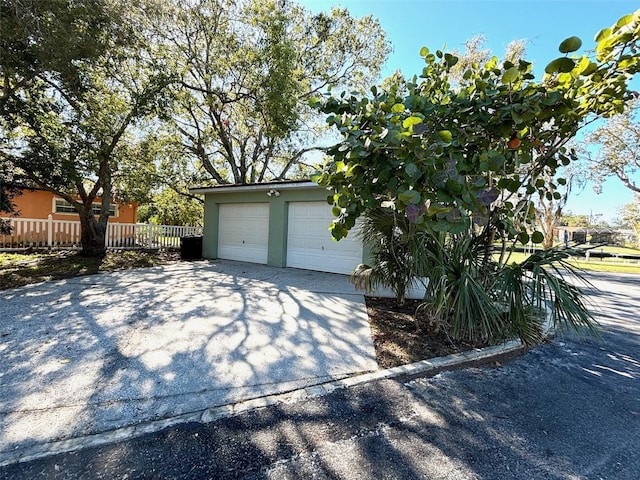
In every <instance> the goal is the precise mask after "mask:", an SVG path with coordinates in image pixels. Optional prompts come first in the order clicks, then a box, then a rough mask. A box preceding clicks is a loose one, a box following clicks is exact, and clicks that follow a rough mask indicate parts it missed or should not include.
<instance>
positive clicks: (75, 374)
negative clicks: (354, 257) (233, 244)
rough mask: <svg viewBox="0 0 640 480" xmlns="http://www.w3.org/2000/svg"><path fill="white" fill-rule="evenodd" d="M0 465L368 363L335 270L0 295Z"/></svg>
mask: <svg viewBox="0 0 640 480" xmlns="http://www.w3.org/2000/svg"><path fill="white" fill-rule="evenodd" d="M0 302H1V303H0V335H2V344H1V346H0V354H1V357H0V404H2V409H1V412H0V462H1V461H2V460H3V456H5V457H6V456H8V455H11V456H15V455H17V454H19V452H20V451H21V450H24V449H27V448H29V447H31V446H33V445H35V444H38V443H46V442H51V441H54V440H60V439H66V438H72V437H77V436H83V435H88V434H93V433H98V432H103V431H108V430H113V429H115V428H119V427H122V426H126V425H132V424H136V423H138V422H146V421H150V420H156V419H161V418H166V417H171V416H176V415H180V414H183V413H187V412H194V411H199V410H203V409H206V408H209V407H213V406H217V405H225V404H229V403H233V402H237V401H241V400H244V399H248V398H256V397H259V396H263V395H268V394H274V393H280V392H284V391H290V390H292V389H295V388H298V387H301V386H307V385H312V384H316V383H319V382H324V381H328V380H331V379H335V378H343V377H345V376H348V375H350V374H353V373H354V372H362V371H370V370H374V369H376V368H377V364H376V363H375V352H374V348H373V342H372V340H371V336H370V331H369V326H368V319H367V314H366V308H365V306H364V300H363V297H362V295H361V294H357V293H356V292H355V291H354V290H353V287H351V286H350V285H349V283H348V281H347V279H346V277H344V276H341V275H333V274H323V273H317V272H308V271H300V270H293V269H277V268H270V267H265V266H260V265H251V264H243V263H238V262H226V261H225V262H194V263H180V264H175V265H168V266H164V267H154V268H150V269H144V270H135V271H126V272H117V273H112V274H104V275H97V276H87V277H80V278H75V279H71V280H67V281H58V282H50V283H44V284H39V285H32V286H28V287H23V288H20V289H15V290H9V291H5V292H2V293H1V294H0Z"/></svg>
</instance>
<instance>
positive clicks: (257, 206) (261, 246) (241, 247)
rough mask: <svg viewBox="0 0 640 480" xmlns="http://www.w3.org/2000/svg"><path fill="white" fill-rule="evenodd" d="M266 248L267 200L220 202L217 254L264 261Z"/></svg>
mask: <svg viewBox="0 0 640 480" xmlns="http://www.w3.org/2000/svg"><path fill="white" fill-rule="evenodd" d="M268 251H269V204H268V203H237V204H224V205H220V222H219V227H218V257H220V258H226V259H229V260H240V261H242V262H253V263H267V255H268Z"/></svg>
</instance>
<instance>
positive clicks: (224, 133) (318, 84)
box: [158, 0, 389, 183]
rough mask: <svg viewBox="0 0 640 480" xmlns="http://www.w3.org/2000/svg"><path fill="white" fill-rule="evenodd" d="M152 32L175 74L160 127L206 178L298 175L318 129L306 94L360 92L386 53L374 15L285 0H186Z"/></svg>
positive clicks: (240, 179) (224, 180)
mask: <svg viewBox="0 0 640 480" xmlns="http://www.w3.org/2000/svg"><path fill="white" fill-rule="evenodd" d="M158 36H159V37H160V38H161V42H162V44H163V46H164V48H165V53H166V59H167V63H168V64H170V66H171V68H172V69H173V71H174V72H175V73H176V75H177V76H179V78H180V82H179V83H178V84H176V85H175V87H174V97H173V98H174V104H173V111H172V114H171V115H170V118H169V122H168V124H167V128H166V132H167V134H168V135H169V137H170V138H173V139H174V140H175V141H176V142H177V144H178V145H179V146H180V147H181V148H182V152H183V155H184V156H185V157H187V158H188V159H190V160H191V162H192V169H193V171H200V172H202V173H204V175H203V176H202V177H201V178H202V181H203V182H206V183H252V182H262V181H266V180H270V179H281V178H287V177H288V176H296V172H299V171H300V170H299V168H300V164H301V161H302V159H303V155H304V154H305V153H306V152H307V151H309V150H312V149H313V147H314V146H315V145H313V142H314V141H315V140H316V138H315V137H317V136H319V135H321V134H320V133H319V131H320V130H321V129H322V128H324V127H323V126H322V124H320V122H318V121H317V119H318V118H319V116H318V114H317V112H315V111H312V110H311V109H310V108H309V106H308V105H307V102H308V99H309V98H310V97H311V96H312V95H314V94H316V93H318V92H321V91H324V89H326V88H330V87H339V88H348V89H356V88H362V87H363V86H364V85H366V84H368V83H369V82H371V81H372V80H373V79H375V78H376V76H377V75H378V72H379V71H380V67H381V65H382V64H383V63H384V61H385V58H386V56H387V54H388V52H389V45H388V43H387V41H386V37H385V34H384V32H383V31H382V29H381V28H380V26H379V24H378V22H377V20H375V19H374V18H372V17H364V18H361V19H356V18H353V17H352V16H351V15H350V14H349V12H348V11H347V10H346V9H338V8H334V9H333V10H331V11H330V12H329V13H320V14H317V15H312V14H311V13H310V12H309V11H307V10H305V9H304V8H302V7H301V6H299V5H297V4H295V3H293V2H289V1H285V2H276V1H273V0H246V1H241V2H237V3H234V4H231V5H230V4H228V2H220V1H216V0H197V1H195V2H190V3H182V4H180V5H179V6H178V5H176V7H175V9H173V10H172V12H171V14H170V15H169V16H167V17H166V21H165V23H163V24H162V25H161V28H160V30H159V32H158ZM298 174H299V173H298Z"/></svg>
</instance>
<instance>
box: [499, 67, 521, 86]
mask: <svg viewBox="0 0 640 480" xmlns="http://www.w3.org/2000/svg"><path fill="white" fill-rule="evenodd" d="M518 77H520V71H519V70H518V69H517V68H516V67H511V68H509V69H508V70H506V71H505V72H504V73H503V74H502V79H501V80H502V83H504V84H505V85H506V84H509V83H513V82H515V81H516V80H517V79H518Z"/></svg>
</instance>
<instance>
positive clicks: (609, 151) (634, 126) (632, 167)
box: [580, 93, 640, 193]
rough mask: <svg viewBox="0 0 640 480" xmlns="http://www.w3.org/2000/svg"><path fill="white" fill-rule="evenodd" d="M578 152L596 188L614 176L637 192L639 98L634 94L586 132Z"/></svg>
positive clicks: (639, 156) (638, 177)
mask: <svg viewBox="0 0 640 480" xmlns="http://www.w3.org/2000/svg"><path fill="white" fill-rule="evenodd" d="M634 96H635V97H638V94H637V93H634ZM580 153H581V154H582V155H581V156H582V157H583V158H584V159H585V160H586V165H585V166H586V169H587V170H588V174H589V177H590V178H591V179H592V180H594V182H595V185H596V188H597V189H600V188H602V183H603V182H604V180H606V179H607V178H609V177H616V178H618V179H619V180H620V181H621V182H622V184H623V185H624V186H625V187H627V188H628V189H630V190H632V191H634V192H636V193H640V176H639V172H640V100H638V99H637V98H636V99H635V100H634V101H633V103H632V104H631V105H630V108H628V109H627V110H625V111H624V113H621V114H619V115H616V116H614V117H611V118H609V119H608V120H607V121H606V122H605V123H604V124H603V125H601V126H599V127H598V128H597V129H596V130H595V131H593V132H591V133H590V134H589V135H587V136H586V146H585V148H582V149H581V151H580Z"/></svg>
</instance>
